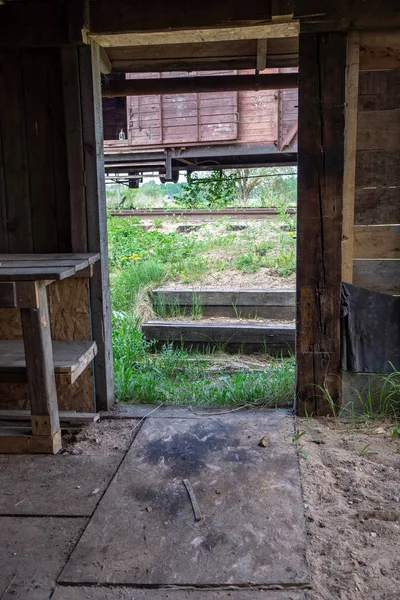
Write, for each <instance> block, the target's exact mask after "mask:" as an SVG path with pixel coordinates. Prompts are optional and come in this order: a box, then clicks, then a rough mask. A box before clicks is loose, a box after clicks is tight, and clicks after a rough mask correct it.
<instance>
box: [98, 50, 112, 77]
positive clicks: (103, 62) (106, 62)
mask: <svg viewBox="0 0 400 600" xmlns="http://www.w3.org/2000/svg"><path fill="white" fill-rule="evenodd" d="M99 62H100V73H101V74H102V75H108V73H111V71H112V65H111V62H110V59H109V58H108V54H107V52H106V51H105V49H104V48H102V46H99Z"/></svg>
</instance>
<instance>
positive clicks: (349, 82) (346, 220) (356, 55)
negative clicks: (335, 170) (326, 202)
mask: <svg viewBox="0 0 400 600" xmlns="http://www.w3.org/2000/svg"><path fill="white" fill-rule="evenodd" d="M359 64H360V41H359V34H358V32H357V31H354V32H350V33H349V34H348V36H347V61H346V106H345V130H344V173H343V232H342V280H343V281H346V282H347V283H352V282H353V237H354V201H355V187H356V186H355V179H356V150H357V113H358V82H359Z"/></svg>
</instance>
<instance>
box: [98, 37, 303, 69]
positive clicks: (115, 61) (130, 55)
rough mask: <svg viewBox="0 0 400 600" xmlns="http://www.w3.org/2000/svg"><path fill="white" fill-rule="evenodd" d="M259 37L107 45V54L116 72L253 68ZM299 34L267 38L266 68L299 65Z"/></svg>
mask: <svg viewBox="0 0 400 600" xmlns="http://www.w3.org/2000/svg"><path fill="white" fill-rule="evenodd" d="M257 43H258V41H257V40H240V41H237V40H230V41H227V42H201V43H197V44H169V45H167V46H163V45H158V46H130V47H122V48H108V49H107V55H108V57H109V59H110V61H111V64H112V67H113V71H115V72H117V73H133V72H139V73H140V72H159V71H186V70H187V71H202V70H207V69H212V70H216V69H228V70H229V69H251V68H253V69H254V65H255V63H256V56H257ZM298 54H299V42H298V38H297V37H290V38H270V39H269V40H268V53H267V68H274V67H296V66H297V65H298V59H299V56H298Z"/></svg>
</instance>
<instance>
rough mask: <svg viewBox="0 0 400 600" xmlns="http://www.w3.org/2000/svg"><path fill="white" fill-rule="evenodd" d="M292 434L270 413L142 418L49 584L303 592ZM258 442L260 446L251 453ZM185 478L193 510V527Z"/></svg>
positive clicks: (287, 421) (286, 421) (289, 424)
mask: <svg viewBox="0 0 400 600" xmlns="http://www.w3.org/2000/svg"><path fill="white" fill-rule="evenodd" d="M292 428H293V420H292V417H290V416H283V417H282V416H281V415H278V414H276V413H275V412H274V411H271V412H270V413H269V414H268V416H265V417H260V416H259V415H256V416H246V415H238V414H233V415H232V414H230V415H221V416H219V417H218V418H216V417H212V418H208V419H207V418H204V419H196V418H194V419H185V420H181V419H166V420H162V419H151V417H150V418H149V419H148V420H146V421H145V423H144V425H143V427H142V429H141V430H140V432H139V434H138V436H137V438H136V440H135V442H134V443H133V445H132V447H131V449H130V450H129V452H128V454H127V455H126V457H125V459H124V461H123V463H122V465H121V467H120V469H119V471H118V473H117V475H116V477H115V478H114V480H113V483H112V485H111V486H110V487H109V488H108V490H107V492H106V494H105V495H104V497H103V499H102V500H101V502H100V504H99V507H98V509H97V510H96V512H95V514H94V515H93V517H92V520H91V522H90V524H89V526H88V528H87V529H86V531H85V533H84V535H83V536H82V538H81V540H80V541H79V543H78V545H77V547H76V548H75V550H74V552H73V553H72V555H71V558H70V560H69V561H68V563H67V565H66V567H65V568H64V570H63V572H62V573H61V575H60V578H59V582H60V583H62V584H85V583H91V584H102V583H107V584H108V585H110V584H120V585H152V586H157V585H160V586H162V585H188V584H191V585H197V586H198V585H204V586H206V585H207V584H213V585H224V584H231V585H234V584H238V585H244V584H253V585H258V584H263V585H268V584H269V585H270V586H271V587H272V586H273V585H274V584H276V585H283V586H288V585H299V584H300V585H301V584H307V582H308V581H309V574H308V568H307V563H306V558H305V546H306V539H305V530H304V522H303V503H302V497H301V490H300V481H299V474H298V465H297V456H296V453H295V449H294V447H293V445H292V444H291V441H290V431H291V430H292ZM265 435H268V439H269V447H268V448H261V447H260V446H259V442H260V440H261V439H262V438H263V437H264V436H265ZM185 478H187V479H189V480H190V483H191V485H192V487H193V490H194V493H195V495H196V499H197V502H198V504H199V506H200V510H201V513H202V519H201V521H199V522H196V521H195V519H194V515H193V509H192V505H191V502H190V499H189V496H188V493H187V491H186V489H185V486H184V484H183V481H182V480H183V479H185ZM249 492H250V493H249Z"/></svg>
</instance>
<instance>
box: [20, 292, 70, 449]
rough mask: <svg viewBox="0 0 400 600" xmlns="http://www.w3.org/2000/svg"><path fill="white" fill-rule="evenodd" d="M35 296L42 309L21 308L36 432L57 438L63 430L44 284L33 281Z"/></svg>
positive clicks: (33, 423) (33, 426)
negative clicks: (61, 428) (61, 427)
mask: <svg viewBox="0 0 400 600" xmlns="http://www.w3.org/2000/svg"><path fill="white" fill-rule="evenodd" d="M32 294H35V295H36V296H37V299H38V308H23V309H21V322H22V331H23V334H24V348H25V360H26V370H27V375H28V390H29V402H30V405H31V413H32V433H33V435H47V436H53V435H55V434H57V432H58V431H59V429H60V421H59V416H58V404H57V392H56V382H55V377H54V363H53V347H52V343H51V329H50V318H49V309H48V305H47V295H46V286H45V284H44V282H39V283H36V282H32ZM60 441H61V436H60Z"/></svg>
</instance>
